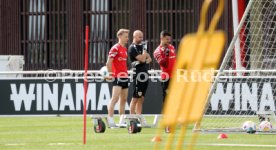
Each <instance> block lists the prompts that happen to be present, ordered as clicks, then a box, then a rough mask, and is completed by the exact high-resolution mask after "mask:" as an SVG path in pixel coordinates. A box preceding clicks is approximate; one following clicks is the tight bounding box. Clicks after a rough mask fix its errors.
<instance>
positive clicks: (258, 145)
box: [195, 143, 276, 148]
mask: <svg viewBox="0 0 276 150" xmlns="http://www.w3.org/2000/svg"><path fill="white" fill-rule="evenodd" d="M195 146H226V147H275V148H276V145H262V144H215V143H213V144H212V143H206V144H205V143H198V144H196V145H195Z"/></svg>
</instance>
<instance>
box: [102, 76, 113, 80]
mask: <svg viewBox="0 0 276 150" xmlns="http://www.w3.org/2000/svg"><path fill="white" fill-rule="evenodd" d="M104 79H105V80H112V79H113V77H112V76H106V77H104Z"/></svg>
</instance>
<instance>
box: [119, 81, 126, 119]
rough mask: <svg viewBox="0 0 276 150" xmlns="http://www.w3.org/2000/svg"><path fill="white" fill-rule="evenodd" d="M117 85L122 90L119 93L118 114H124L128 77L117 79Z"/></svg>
mask: <svg viewBox="0 0 276 150" xmlns="http://www.w3.org/2000/svg"><path fill="white" fill-rule="evenodd" d="M119 85H120V86H121V87H122V91H121V93H120V106H119V114H120V115H122V114H125V106H126V102H127V95H128V78H122V79H120V81H119Z"/></svg>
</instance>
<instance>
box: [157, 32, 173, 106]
mask: <svg viewBox="0 0 276 150" xmlns="http://www.w3.org/2000/svg"><path fill="white" fill-rule="evenodd" d="M171 40H172V38H171V34H170V33H169V32H167V31H162V32H161V33H160V45H159V46H158V47H157V48H156V49H155V51H154V58H155V59H156V61H157V62H158V64H159V65H160V68H161V70H162V72H161V79H162V81H161V85H162V89H163V102H164V100H165V97H166V93H167V88H168V86H169V81H170V78H171V77H172V71H173V67H174V64H175V61H176V52H175V49H174V46H172V45H171Z"/></svg>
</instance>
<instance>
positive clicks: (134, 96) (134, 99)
mask: <svg viewBox="0 0 276 150" xmlns="http://www.w3.org/2000/svg"><path fill="white" fill-rule="evenodd" d="M132 88H133V93H132V99H131V102H130V112H129V113H130V114H136V105H137V101H138V87H137V76H133V84H132Z"/></svg>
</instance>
